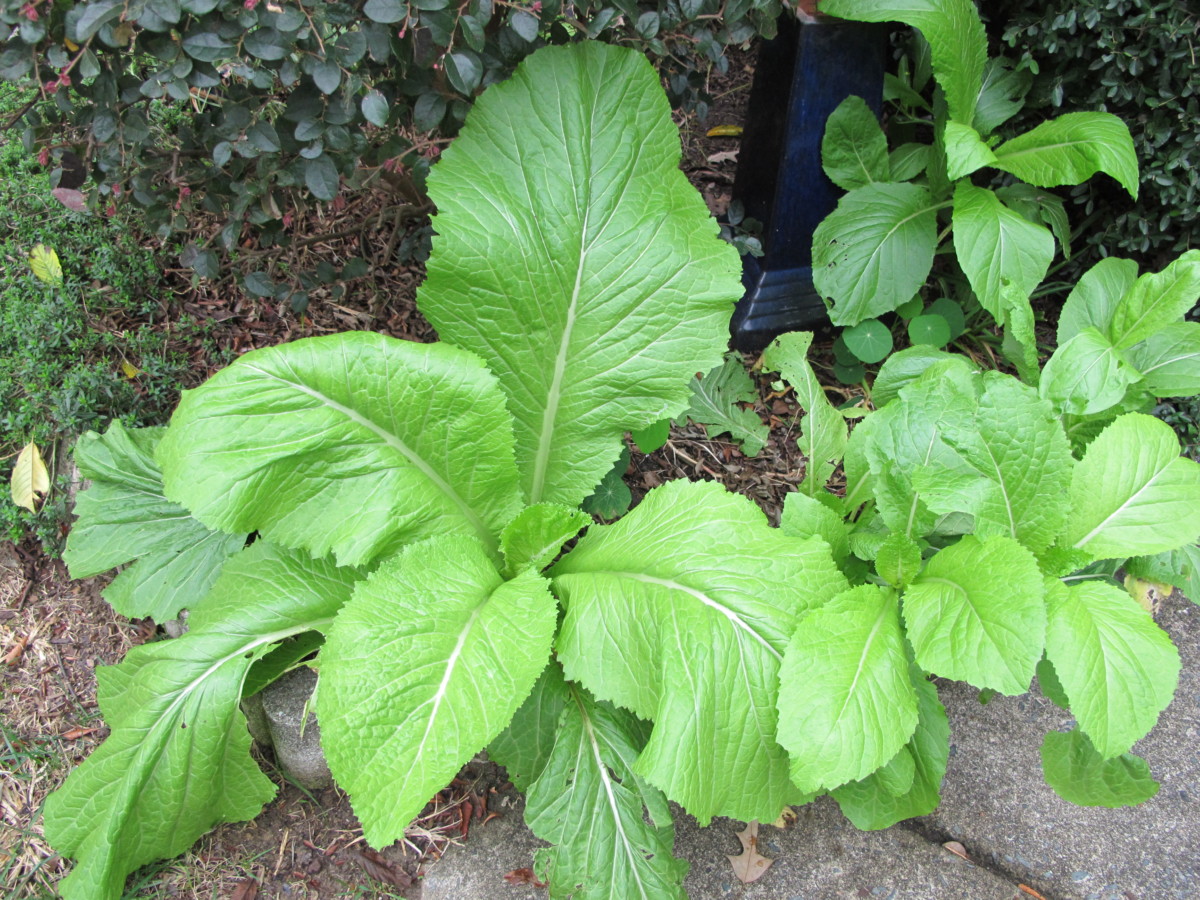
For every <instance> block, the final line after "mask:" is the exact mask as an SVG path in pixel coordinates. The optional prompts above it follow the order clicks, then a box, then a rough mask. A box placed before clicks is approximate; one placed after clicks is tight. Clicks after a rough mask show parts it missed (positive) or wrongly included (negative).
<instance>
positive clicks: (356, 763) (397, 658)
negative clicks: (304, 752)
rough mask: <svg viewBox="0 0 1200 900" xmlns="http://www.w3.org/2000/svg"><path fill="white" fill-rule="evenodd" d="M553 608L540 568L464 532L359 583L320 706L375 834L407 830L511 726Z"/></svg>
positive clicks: (333, 638) (421, 547)
mask: <svg viewBox="0 0 1200 900" xmlns="http://www.w3.org/2000/svg"><path fill="white" fill-rule="evenodd" d="M434 606H436V608H437V611H438V614H437V615H436V616H431V615H429V614H428V610H429V609H430V608H431V607H434ZM556 612H557V609H556V605H555V602H554V598H553V597H552V596H551V595H550V592H549V585H548V583H547V582H546V581H544V580H543V579H542V578H541V577H540V576H539V575H537V573H536V572H533V571H531V570H528V569H527V570H525V571H524V572H522V573H520V574H518V575H517V576H516V577H514V578H512V579H511V580H508V581H505V580H503V579H502V578H501V577H500V574H499V573H498V572H497V571H496V569H495V567H494V566H493V565H492V562H491V560H490V559H489V558H488V555H487V553H486V552H485V550H484V548H483V546H482V545H480V544H479V543H478V542H477V541H475V540H473V539H471V538H469V537H466V536H458V535H445V536H442V537H436V538H431V539H430V540H428V541H423V542H421V543H418V544H413V545H411V546H410V547H407V548H405V549H404V550H403V551H401V553H400V554H399V555H398V556H396V557H395V558H394V559H391V560H388V561H387V562H385V563H384V564H383V565H381V566H380V567H379V568H378V569H377V570H376V571H375V572H374V573H373V574H372V575H371V576H370V577H369V578H368V579H367V580H366V581H364V582H363V583H362V584H360V585H359V586H358V587H357V588H356V589H355V591H354V596H353V597H352V598H351V600H350V602H349V603H348V604H347V605H346V607H345V609H343V610H342V611H341V613H340V614H339V615H338V617H337V621H336V622H335V623H334V625H333V627H332V629H330V632H329V637H328V639H327V640H326V642H325V647H324V648H323V649H322V651H321V657H320V666H321V690H320V691H319V693H318V696H317V716H318V718H319V719H320V721H321V722H322V724H323V729H322V736H321V744H322V747H323V748H324V750H325V754H326V757H327V759H328V760H329V768H330V770H331V771H332V772H333V776H334V778H335V779H337V782H338V784H340V785H341V786H342V787H343V788H345V789H346V792H347V793H348V794H349V795H350V802H351V804H352V805H353V806H354V811H355V813H356V815H357V816H358V818H359V820H360V821H361V822H362V823H363V833H364V834H365V835H366V837H367V840H368V841H370V842H371V844H372V845H374V846H376V847H384V846H387V845H388V844H390V843H392V842H393V841H395V840H397V839H398V838H400V837H401V836H402V835H403V834H404V828H405V826H407V825H408V823H409V822H411V821H412V820H413V818H415V817H416V815H417V813H419V812H420V811H421V808H422V807H423V806H424V805H425V803H426V802H427V801H428V800H429V798H430V797H431V796H433V795H434V794H435V793H437V792H438V790H440V789H441V788H442V787H444V786H445V785H446V784H447V783H448V782H449V780H450V779H451V778H453V777H454V774H455V773H456V772H457V771H458V770H459V769H460V768H462V766H463V765H464V764H465V763H466V762H467V761H468V760H469V759H470V758H471V757H472V756H474V755H475V753H476V751H478V749H479V748H480V747H482V746H484V745H485V744H487V742H488V741H490V740H491V739H492V738H494V737H495V736H496V735H498V734H499V733H500V732H501V731H502V730H503V729H504V728H505V726H507V725H508V723H509V721H510V720H511V718H512V715H513V713H514V712H516V710H517V707H519V706H520V705H521V703H522V702H523V701H524V700H525V698H526V697H527V696H528V695H529V692H530V690H531V689H532V688H533V684H534V682H535V681H536V680H537V678H538V675H539V674H540V673H541V671H542V669H543V668H545V665H546V660H547V658H548V657H549V655H550V641H551V638H552V637H553V635H554V626H555V618H556ZM483 684H486V685H487V688H486V690H481V685H483Z"/></svg>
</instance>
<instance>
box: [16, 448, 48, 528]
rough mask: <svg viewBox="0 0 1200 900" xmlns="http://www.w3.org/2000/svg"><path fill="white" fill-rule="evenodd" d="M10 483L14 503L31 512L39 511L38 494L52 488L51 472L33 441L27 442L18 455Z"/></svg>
mask: <svg viewBox="0 0 1200 900" xmlns="http://www.w3.org/2000/svg"><path fill="white" fill-rule="evenodd" d="M10 484H11V487H12V498H13V503H15V504H17V506H23V507H25V508H26V509H27V510H29V511H30V512H37V502H38V495H39V494H42V495H44V494H46V493H47V492H48V491H49V490H50V473H49V472H48V471H47V470H46V463H45V462H44V461H43V460H42V454H41V453H40V452H38V448H37V444H35V443H34V442H33V441H30V442H29V443H28V444H26V445H25V447H24V448H23V449H22V450H21V452H20V453H19V454H18V455H17V465H16V466H15V467H14V468H13V472H12V480H11V482H10Z"/></svg>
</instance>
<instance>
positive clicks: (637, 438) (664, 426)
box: [629, 419, 671, 453]
mask: <svg viewBox="0 0 1200 900" xmlns="http://www.w3.org/2000/svg"><path fill="white" fill-rule="evenodd" d="M629 436H630V437H631V438H633V442H634V444H636V445H637V448H638V449H639V450H640V451H642V453H653V452H654V451H655V450H658V449H659V448H660V447H662V446H663V445H664V444H666V443H667V441H668V440H669V439H670V437H671V420H670V419H659V420H658V421H657V422H655V423H654V424H653V425H647V426H646V427H645V428H639V429H637V430H636V431H631V432H630V433H629Z"/></svg>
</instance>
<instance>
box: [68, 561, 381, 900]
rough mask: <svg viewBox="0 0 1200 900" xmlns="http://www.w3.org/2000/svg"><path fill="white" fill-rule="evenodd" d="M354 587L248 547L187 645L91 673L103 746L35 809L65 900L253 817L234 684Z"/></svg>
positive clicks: (255, 797) (254, 799)
mask: <svg viewBox="0 0 1200 900" xmlns="http://www.w3.org/2000/svg"><path fill="white" fill-rule="evenodd" d="M358 577H359V575H358V573H356V572H355V571H354V570H351V569H337V568H335V567H334V566H333V565H331V564H330V563H328V562H323V561H319V560H313V559H311V558H310V557H309V556H308V554H307V553H303V552H295V551H289V550H282V549H279V548H276V547H273V546H271V545H270V544H267V543H266V542H265V541H259V542H258V543H256V544H254V545H252V546H251V547H249V548H248V549H246V550H244V551H243V552H241V553H239V554H238V555H237V556H235V557H233V558H232V559H230V560H229V561H228V562H227V563H226V564H225V568H224V571H223V572H222V573H221V577H220V578H219V579H218V580H217V583H216V584H215V585H214V586H213V590H212V594H211V595H210V596H209V598H208V600H207V601H206V602H205V603H204V604H203V605H202V606H201V607H199V608H198V609H197V610H196V612H195V613H194V614H193V615H192V617H191V619H190V620H189V624H190V626H191V628H190V630H189V631H188V633H187V634H185V635H184V636H183V637H181V638H178V639H177V640H173V641H161V642H159V643H154V644H145V645H143V646H141V647H135V648H134V649H133V650H131V651H130V652H129V654H128V655H127V656H126V657H125V660H124V662H122V663H121V664H120V665H118V666H112V667H104V668H100V669H97V671H96V676H97V682H98V688H99V690H98V695H99V701H100V709H101V712H102V713H103V714H104V720H105V722H106V723H107V724H108V725H109V727H110V728H111V729H112V733H111V734H110V735H109V737H108V738H107V740H105V742H104V743H103V744H101V745H100V747H99V748H98V749H97V750H96V751H95V752H93V753H92V755H91V756H90V757H88V759H87V760H86V761H85V762H84V763H83V764H82V765H81V766H79V768H77V769H75V771H73V772H72V773H71V775H70V777H69V778H68V779H67V781H66V784H64V785H63V786H62V788H60V789H59V790H58V791H56V792H55V793H53V794H52V795H51V796H50V797H49V799H48V800H47V801H46V807H45V822H46V837H47V839H48V840H49V841H50V843H51V844H52V845H53V846H54V849H55V850H57V851H58V852H59V853H61V854H62V855H63V856H69V857H75V859H76V860H77V862H76V865H75V868H74V870H73V871H72V873H71V875H70V876H68V877H67V879H66V880H65V881H63V882H61V883H60V884H59V890H60V891H61V892H62V895H63V897H64V898H66V900H117V898H119V897H121V896H122V893H123V890H124V886H125V876H126V875H128V874H129V873H130V872H132V871H133V870H134V869H136V868H137V867H138V866H141V865H144V864H145V863H148V862H150V861H152V860H155V859H159V858H164V857H171V856H176V855H177V854H180V853H182V852H183V851H184V850H186V849H187V848H188V847H190V846H191V845H192V844H193V843H195V841H196V840H197V839H198V838H199V837H200V836H201V835H202V834H204V833H205V832H206V831H208V830H209V829H210V828H212V827H213V826H214V825H216V824H217V823H219V822H235V821H240V820H242V819H250V818H253V817H254V816H256V815H258V813H259V811H260V810H261V809H262V806H263V804H264V803H266V802H267V801H268V800H270V799H271V797H272V796H274V793H275V787H274V785H272V784H271V782H270V781H269V780H268V779H267V778H266V777H265V776H264V775H263V774H262V772H260V771H259V768H258V765H257V764H256V763H255V762H254V760H253V759H252V758H251V757H250V734H249V732H248V731H247V730H246V719H245V717H244V716H243V715H242V713H241V711H240V709H239V707H238V701H239V700H240V699H241V696H242V681H243V679H244V678H245V677H246V672H247V670H248V669H249V668H250V667H251V665H253V663H254V662H255V660H257V659H259V658H260V657H262V656H263V655H264V654H266V653H267V652H268V651H269V650H270V649H271V646H272V645H273V644H274V643H275V642H277V641H280V640H282V639H284V638H286V637H289V636H291V635H294V634H300V633H302V632H306V631H312V630H314V629H316V630H324V629H326V628H328V627H329V624H330V622H331V621H332V620H333V616H334V614H335V613H336V612H337V610H338V608H339V607H340V606H341V605H342V604H343V603H344V602H345V601H346V600H347V599H348V598H349V596H350V592H351V589H352V587H353V585H354V582H355V581H356V580H357V579H358Z"/></svg>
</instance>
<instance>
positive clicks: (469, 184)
mask: <svg viewBox="0 0 1200 900" xmlns="http://www.w3.org/2000/svg"><path fill="white" fill-rule="evenodd" d="M679 157H680V146H679V136H678V132H677V131H676V129H675V126H674V125H673V123H672V122H671V117H670V110H669V108H668V105H667V103H666V98H665V97H664V96H663V93H662V89H661V88H660V87H659V81H658V76H657V74H656V73H655V72H654V70H653V69H652V68H651V66H650V65H649V64H648V63H647V62H646V60H645V59H644V58H643V57H641V56H640V55H638V54H637V53H634V52H633V51H631V50H627V49H621V48H617V47H611V46H605V45H602V44H599V43H593V42H587V43H586V44H585V45H582V46H576V47H570V48H567V47H561V48H558V47H551V48H546V49H543V50H541V51H539V52H538V53H537V54H535V55H534V56H532V57H530V58H529V59H528V60H527V61H526V62H525V63H524V64H523V65H522V67H521V68H520V69H518V70H517V72H516V73H515V74H514V75H513V77H512V78H511V79H509V80H507V81H505V82H502V83H499V84H494V85H492V86H491V87H489V88H488V89H487V91H486V92H485V93H484V94H483V96H482V97H480V99H479V100H478V101H477V102H476V104H475V106H474V108H473V109H472V111H471V117H470V119H469V121H468V122H467V124H466V126H465V127H464V128H463V130H462V132H461V133H460V135H459V136H458V137H457V138H456V139H455V141H454V143H453V144H451V145H450V146H449V147H448V148H447V149H446V152H445V153H444V154H443V156H442V159H441V161H440V162H439V163H438V164H437V165H436V166H434V168H433V171H432V172H431V174H430V176H429V193H430V196H431V197H432V199H433V200H434V202H435V203H436V204H437V207H438V214H437V215H436V216H435V217H434V222H433V224H434V228H435V229H436V230H437V232H438V235H437V237H435V238H434V244H433V257H432V258H431V259H430V261H429V266H428V271H429V274H428V278H427V279H426V281H425V283H424V284H423V285H422V287H421V290H420V292H419V295H418V305H419V306H420V308H421V310H422V312H424V313H425V315H426V316H427V317H428V318H429V320H430V321H431V322H432V323H433V324H434V326H435V327H436V328H437V329H438V333H439V334H440V335H441V336H442V338H443V339H445V340H448V341H451V342H452V343H454V344H455V345H457V346H460V347H465V348H467V349H469V350H472V351H474V352H475V353H477V354H478V355H479V356H481V357H482V358H483V359H485V360H486V361H487V363H488V365H489V366H490V367H491V368H492V370H493V371H495V372H496V373H498V375H499V377H500V378H501V382H502V385H503V388H504V390H505V392H506V394H507V395H508V405H509V410H510V411H511V412H512V415H513V417H514V419H515V421H516V440H517V459H518V465H519V466H520V469H521V484H522V487H523V488H524V490H525V493H526V496H527V499H528V500H529V502H531V503H537V502H540V501H551V502H556V503H563V504H566V505H568V506H575V505H577V504H578V503H579V502H580V501H581V500H583V498H584V497H586V496H587V495H588V494H589V493H590V492H591V490H592V488H593V487H595V485H596V484H597V483H598V482H599V481H600V479H601V478H602V477H603V476H604V474H605V472H606V471H607V470H608V468H609V466H610V465H611V464H612V462H613V461H614V460H615V459H616V457H617V454H618V451H619V450H620V440H621V435H622V433H623V432H625V431H629V430H635V429H638V428H642V427H645V426H646V425H649V424H651V423H652V422H655V421H657V420H659V419H662V418H664V417H666V416H670V415H678V414H679V413H680V412H682V410H683V409H684V408H685V407H686V405H687V401H688V387H687V382H688V379H689V378H690V377H691V376H692V375H693V374H694V373H696V372H697V371H704V372H706V371H708V370H709V369H711V368H712V367H713V366H716V365H719V364H720V362H721V354H722V352H723V350H724V347H725V343H726V341H725V338H723V337H722V335H723V333H724V331H725V327H726V325H727V323H728V318H729V314H730V312H731V311H732V306H733V302H734V301H735V300H736V299H737V298H738V297H739V296H741V294H742V287H741V282H740V272H741V266H740V263H739V260H738V256H737V253H736V252H735V251H734V250H733V248H732V247H730V246H729V245H728V244H725V243H723V242H722V241H720V240H719V239H718V238H717V227H716V225H715V223H714V222H713V220H712V218H711V217H710V216H709V213H708V210H707V209H706V208H705V206H704V203H703V201H702V200H701V199H700V197H699V195H698V194H697V193H696V191H695V190H694V189H693V188H692V187H691V186H690V185H689V184H688V182H687V179H686V178H685V177H684V176H683V173H682V172H680V171H679V168H678V164H679Z"/></svg>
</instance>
